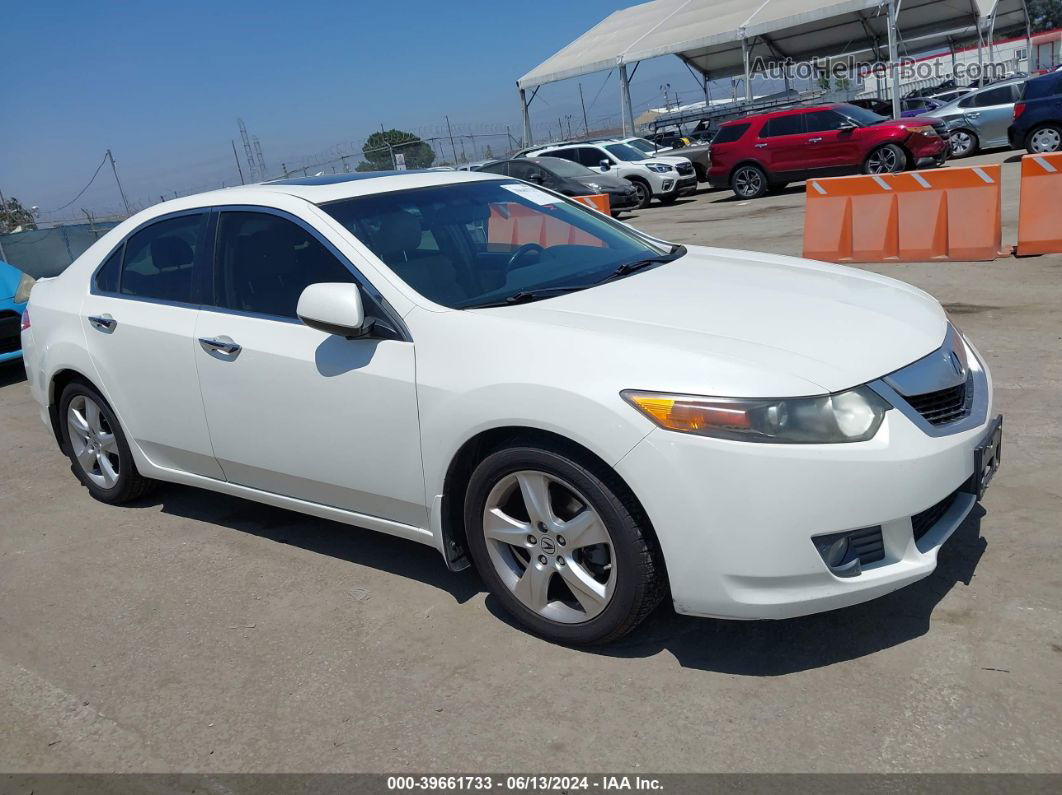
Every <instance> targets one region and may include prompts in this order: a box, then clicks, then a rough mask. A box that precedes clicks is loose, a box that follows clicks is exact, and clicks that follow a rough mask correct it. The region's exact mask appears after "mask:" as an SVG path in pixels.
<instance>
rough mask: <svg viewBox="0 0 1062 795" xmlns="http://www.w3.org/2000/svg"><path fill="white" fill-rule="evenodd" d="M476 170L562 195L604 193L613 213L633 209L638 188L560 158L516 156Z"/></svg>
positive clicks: (616, 213)
mask: <svg viewBox="0 0 1062 795" xmlns="http://www.w3.org/2000/svg"><path fill="white" fill-rule="evenodd" d="M476 171H484V172H487V173H488V174H501V175H502V176H506V177H515V178H516V179H522V180H523V181H524V182H531V183H534V184H535V185H541V186H543V187H545V188H549V189H550V190H555V191H557V193H562V194H564V195H565V196H586V195H588V194H591V193H604V194H606V195H607V196H608V205H609V208H610V209H611V210H612V214H613V215H619V213H620V212H622V211H624V210H633V209H634V208H635V207H637V205H638V191H636V190H635V189H634V186H633V185H631V183H630V182H628V181H627V180H625V179H619V178H618V177H612V176H609V175H608V174H598V173H596V172H593V171H591V170H590V169H588V168H587V167H586V166H582V165H579V164H578V163H573V162H572V161H571V160H564V159H563V158H560V157H517V158H514V159H512V160H498V161H495V162H493V163H487V164H486V165H483V166H480V167H479V168H477V169H476Z"/></svg>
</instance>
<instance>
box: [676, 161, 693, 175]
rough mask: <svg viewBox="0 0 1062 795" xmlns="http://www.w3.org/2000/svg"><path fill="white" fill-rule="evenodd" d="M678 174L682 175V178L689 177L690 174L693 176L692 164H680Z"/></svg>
mask: <svg viewBox="0 0 1062 795" xmlns="http://www.w3.org/2000/svg"><path fill="white" fill-rule="evenodd" d="M678 173H679V174H681V175H682V176H687V175H689V174H692V173H693V164H692V163H680V164H679V166H678Z"/></svg>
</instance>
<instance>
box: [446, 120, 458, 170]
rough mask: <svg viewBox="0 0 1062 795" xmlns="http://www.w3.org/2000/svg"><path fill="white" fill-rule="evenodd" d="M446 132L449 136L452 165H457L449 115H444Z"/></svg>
mask: <svg viewBox="0 0 1062 795" xmlns="http://www.w3.org/2000/svg"><path fill="white" fill-rule="evenodd" d="M445 118H446V133H447V134H448V135H449V136H450V149H452V150H453V153H454V165H455V166H456V165H457V147H456V146H455V145H454V131H453V130H452V129H451V128H450V117H449V116H446V117H445Z"/></svg>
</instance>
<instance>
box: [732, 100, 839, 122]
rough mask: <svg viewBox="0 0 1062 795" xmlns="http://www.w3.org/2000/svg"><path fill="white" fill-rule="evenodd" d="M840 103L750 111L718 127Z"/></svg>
mask: <svg viewBox="0 0 1062 795" xmlns="http://www.w3.org/2000/svg"><path fill="white" fill-rule="evenodd" d="M841 104H844V103H840V102H831V103H828V104H825V105H801V106H800V107H797V108H786V109H785V110H774V111H770V112H769V113H750V114H749V115H748V116H744V117H742V118H740V119H730V120H729V121H725V122H723V123H722V124H720V125H719V126H720V127H729V126H732V125H734V124H746V123H748V122H751V121H755V120H757V119H764V120H766V119H774V118H778V117H780V116H792V115H793V114H796V113H809V112H811V111H816V110H833V109H835V108H836V107H837V106H838V105H841Z"/></svg>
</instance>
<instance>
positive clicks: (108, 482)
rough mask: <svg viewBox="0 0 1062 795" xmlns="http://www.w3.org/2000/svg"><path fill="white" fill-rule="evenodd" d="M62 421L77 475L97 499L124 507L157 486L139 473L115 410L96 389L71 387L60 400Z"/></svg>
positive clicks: (66, 449)
mask: <svg viewBox="0 0 1062 795" xmlns="http://www.w3.org/2000/svg"><path fill="white" fill-rule="evenodd" d="M59 419H60V422H61V430H62V435H63V449H64V452H66V454H67V456H68V457H69V458H70V463H71V465H72V467H73V470H74V475H76V476H77V479H78V480H80V481H81V485H83V486H84V487H85V488H86V489H88V490H89V494H91V495H92V496H93V497H95V498H96V499H97V500H99V501H100V502H105V503H108V504H110V505H120V504H121V503H125V502H129V501H130V500H135V499H138V498H139V497H142V496H144V495H145V494H147V492H148V491H150V490H151V488H152V487H153V486H154V485H155V481H153V480H149V479H147V478H145V477H143V476H141V474H140V473H139V472H138V471H137V468H136V464H135V463H134V461H133V454H132V453H131V452H130V450H129V444H128V442H127V441H126V439H125V433H124V432H123V431H122V427H121V425H119V424H118V418H117V416H115V413H114V410H113V409H112V408H111V406H110V404H109V403H107V401H106V400H105V399H104V398H103V396H102V395H101V394H100V393H99V392H98V391H97V390H96V389H95V388H93V387H91V386H89V385H88V384H87V383H83V382H80V381H74V382H73V383H70V384H68V385H67V387H66V388H65V389H64V390H63V393H62V395H61V397H60V398H59Z"/></svg>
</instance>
